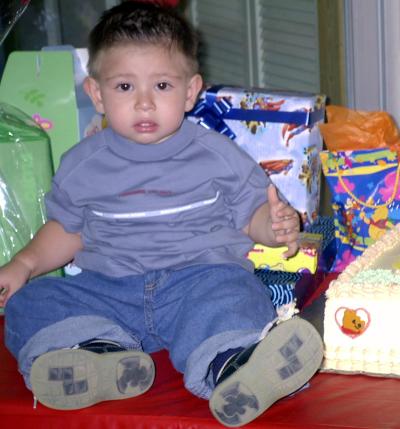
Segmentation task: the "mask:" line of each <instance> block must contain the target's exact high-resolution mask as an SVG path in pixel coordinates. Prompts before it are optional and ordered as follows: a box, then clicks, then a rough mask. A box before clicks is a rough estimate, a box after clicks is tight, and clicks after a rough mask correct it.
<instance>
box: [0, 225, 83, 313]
mask: <svg viewBox="0 0 400 429" xmlns="http://www.w3.org/2000/svg"><path fill="white" fill-rule="evenodd" d="M81 248H82V242H81V238H80V235H79V234H75V233H74V234H73V233H68V232H66V231H65V230H64V228H63V227H62V225H61V224H60V223H58V222H56V221H54V220H50V221H48V222H46V224H45V225H43V226H42V228H40V229H39V231H38V232H37V233H36V235H35V236H34V237H33V239H32V240H31V241H30V242H29V243H28V244H27V245H26V246H25V247H24V248H23V249H22V250H21V251H19V252H18V253H17V254H16V255H15V256H14V257H13V258H12V259H11V261H10V262H8V263H7V264H6V265H4V266H2V267H1V268H0V289H2V293H0V306H4V305H5V303H6V302H7V300H8V299H9V298H10V297H11V296H12V295H13V294H14V293H15V292H16V291H17V290H18V289H20V288H21V287H22V286H23V285H24V284H25V283H26V282H27V281H28V280H29V279H31V278H32V277H36V276H38V275H40V274H45V273H47V272H50V271H53V270H55V269H57V268H60V267H62V266H64V265H65V264H67V263H68V262H70V261H71V260H72V259H73V257H74V255H75V253H76V252H77V251H78V250H80V249H81Z"/></svg>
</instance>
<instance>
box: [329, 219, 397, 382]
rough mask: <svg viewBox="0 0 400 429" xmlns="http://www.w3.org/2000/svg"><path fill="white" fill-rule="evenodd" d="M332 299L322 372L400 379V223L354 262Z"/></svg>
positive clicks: (338, 282) (331, 291) (335, 285)
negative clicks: (399, 333) (362, 374)
mask: <svg viewBox="0 0 400 429" xmlns="http://www.w3.org/2000/svg"><path fill="white" fill-rule="evenodd" d="M326 297H327V301H326V307H325V316H324V343H325V355H324V361H323V364H322V368H321V369H322V370H325V371H334V372H343V373H366V374H371V375H379V376H390V377H398V376H400V341H399V340H398V338H399V336H398V329H399V326H400V225H396V226H395V227H394V228H392V229H391V230H389V231H387V232H386V233H385V234H384V235H383V236H382V237H381V238H380V239H379V240H378V241H376V242H375V243H374V244H372V245H371V246H370V247H368V248H367V249H366V250H365V251H364V253H363V254H362V255H361V256H360V257H358V258H357V259H356V260H354V261H353V262H352V263H350V264H349V265H348V266H347V267H346V268H345V270H344V271H343V272H342V273H341V274H340V275H339V276H338V278H337V279H336V280H334V281H333V282H331V284H330V285H329V289H328V291H327V292H326Z"/></svg>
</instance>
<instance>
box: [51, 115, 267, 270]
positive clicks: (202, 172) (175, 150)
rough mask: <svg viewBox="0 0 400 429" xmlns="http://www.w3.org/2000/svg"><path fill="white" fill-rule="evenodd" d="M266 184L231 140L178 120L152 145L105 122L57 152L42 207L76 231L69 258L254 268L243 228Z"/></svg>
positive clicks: (106, 263)
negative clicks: (76, 247) (76, 244)
mask: <svg viewBox="0 0 400 429" xmlns="http://www.w3.org/2000/svg"><path fill="white" fill-rule="evenodd" d="M270 183H271V182H270V180H269V179H268V177H267V176H266V174H265V172H264V171H263V170H262V168H261V167H259V166H258V164H257V163H256V162H255V161H254V160H253V159H252V158H250V156H249V155H247V154H246V153H245V152H243V150H242V149H240V148H239V147H238V146H237V144H236V143H234V142H232V141H231V140H229V139H228V138H226V137H224V136H221V135H220V134H218V133H216V132H215V131H210V130H206V129H205V128H203V127H201V126H200V125H196V124H194V123H192V122H189V121H187V120H185V121H184V122H183V124H182V126H181V128H180V130H179V131H178V132H177V133H176V134H175V135H174V136H172V137H170V138H168V139H167V140H165V141H163V142H161V143H158V144H139V143H135V142H132V141H130V140H128V139H125V138H123V137H121V136H119V135H118V134H116V133H115V132H114V131H113V130H112V129H110V128H107V129H105V130H103V131H101V132H99V133H98V134H95V135H93V136H91V137H88V138H86V139H84V140H83V141H81V142H80V143H78V144H77V145H76V146H74V147H73V148H71V149H70V150H69V151H68V152H66V153H65V154H64V155H63V157H62V160H61V163H60V167H59V169H58V171H57V173H56V174H55V176H54V178H53V186H52V190H51V191H50V192H49V193H48V194H47V195H46V206H47V215H48V219H54V220H56V221H58V222H59V223H61V224H62V225H63V227H64V228H65V230H66V231H68V232H80V233H81V236H82V241H83V250H81V251H79V252H78V253H77V254H76V256H75V263H76V265H77V266H79V267H80V268H83V269H88V270H94V271H98V272H101V273H103V274H106V275H109V276H113V277H121V276H127V275H132V274H142V273H145V272H148V271H151V270H157V269H164V268H172V269H179V268H182V267H185V266H188V265H194V264H204V263H206V264H218V263H238V264H240V265H242V266H244V267H245V268H247V269H253V267H252V265H251V263H250V262H249V261H248V260H246V254H247V252H248V251H249V250H250V249H251V247H252V245H253V243H252V241H251V240H250V239H249V237H248V236H247V235H245V234H244V233H243V232H242V228H243V227H244V226H246V225H247V224H248V222H249V220H250V218H251V216H252V214H253V213H254V211H255V210H256V209H257V208H258V207H259V206H260V205H261V204H263V203H264V202H265V201H266V200H267V194H266V193H267V191H266V189H267V186H268V185H269V184H270Z"/></svg>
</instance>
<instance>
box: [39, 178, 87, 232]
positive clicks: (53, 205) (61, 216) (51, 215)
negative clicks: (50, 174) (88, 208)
mask: <svg viewBox="0 0 400 429" xmlns="http://www.w3.org/2000/svg"><path fill="white" fill-rule="evenodd" d="M45 203H46V211H47V219H48V220H55V221H57V222H58V223H60V224H61V225H62V226H63V227H64V229H65V230H66V231H67V232H71V233H75V232H79V231H81V229H82V226H83V208H80V207H76V206H75V205H74V204H73V203H72V201H71V199H70V198H69V196H68V194H67V192H65V191H64V190H63V189H61V188H60V187H59V186H58V185H57V183H56V182H55V181H54V180H53V185H52V189H51V191H50V192H48V193H47V194H46V197H45Z"/></svg>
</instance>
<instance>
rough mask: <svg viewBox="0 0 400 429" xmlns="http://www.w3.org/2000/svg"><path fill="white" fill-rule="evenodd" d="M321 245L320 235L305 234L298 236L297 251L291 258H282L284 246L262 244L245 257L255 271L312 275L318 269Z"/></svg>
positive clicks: (285, 248)
mask: <svg viewBox="0 0 400 429" xmlns="http://www.w3.org/2000/svg"><path fill="white" fill-rule="evenodd" d="M321 245H322V235H321V234H313V233H308V232H306V233H301V234H300V238H299V251H298V252H297V253H296V255H295V256H292V257H291V258H288V259H283V258H282V254H283V253H284V252H285V251H286V250H287V247H286V246H282V247H268V246H263V245H262V244H256V245H255V246H254V248H253V249H252V250H250V252H249V253H248V255H247V257H248V259H250V260H251V261H252V262H253V264H254V267H255V268H256V269H268V270H274V271H286V272H291V273H303V272H308V273H312V274H313V273H315V271H316V270H317V267H318V260H319V255H320V251H321Z"/></svg>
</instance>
